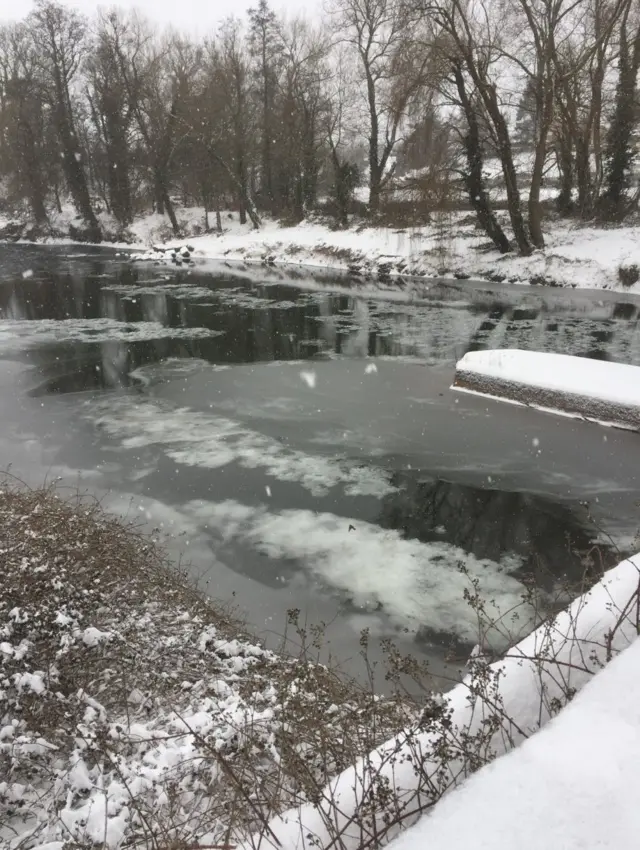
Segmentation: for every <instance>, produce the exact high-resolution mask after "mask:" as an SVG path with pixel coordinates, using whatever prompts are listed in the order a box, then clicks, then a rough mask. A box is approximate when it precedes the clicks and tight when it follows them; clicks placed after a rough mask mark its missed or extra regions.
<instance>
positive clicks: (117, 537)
mask: <svg viewBox="0 0 640 850" xmlns="http://www.w3.org/2000/svg"><path fill="white" fill-rule="evenodd" d="M0 552H2V559H3V563H2V572H3V582H2V586H1V588H0V648H4V650H5V652H4V654H3V655H2V659H1V660H2V662H3V663H2V664H1V665H0V697H1V699H0V731H1V730H2V729H3V728H5V737H4V739H3V738H2V737H1V736H0V781H1V780H2V779H4V778H6V780H7V782H8V783H9V785H7V786H2V785H0V824H2V823H3V822H4V823H6V824H9V826H8V827H6V828H5V831H4V832H2V827H1V826H0V846H3V847H4V846H5V845H6V847H11V848H16V847H24V848H28V847H30V846H33V845H34V843H37V841H36V839H37V837H38V836H39V835H40V834H41V833H42V831H43V830H46V831H47V835H49V836H51V834H52V833H53V834H54V835H55V836H57V837H60V838H62V839H67V840H71V841H73V842H75V843H76V844H78V845H83V846H84V845H87V846H89V845H94V844H95V843H96V840H97V839H96V835H95V825H94V826H93V827H92V821H91V810H87V800H88V799H93V798H94V797H95V798H96V799H97V797H96V795H98V796H99V794H100V793H102V792H101V791H100V790H99V787H102V788H107V787H109V786H110V784H111V786H112V787H113V785H112V784H113V783H114V782H115V783H118V785H119V786H123V787H124V788H125V789H127V790H126V791H125V797H128V800H127V799H125V800H124V802H123V800H122V799H120V801H119V802H118V801H117V800H116V802H114V803H113V805H112V813H111V814H112V815H113V817H114V818H117V817H118V812H121V811H122V810H123V809H124V808H126V809H127V810H128V812H127V815H126V825H125V827H124V835H123V843H124V846H135V845H144V846H152V845H158V844H163V845H164V844H167V843H175V842H176V841H179V842H181V843H182V844H185V843H186V844H192V843H194V842H195V841H199V840H202V839H203V837H205V838H206V840H207V841H209V842H214V843H215V842H220V841H222V842H223V843H224V842H225V841H228V832H227V830H228V829H229V828H230V826H233V829H234V831H237V830H240V831H245V830H246V831H250V830H253V829H256V828H259V827H260V826H261V825H262V824H264V822H266V819H267V818H268V817H270V816H271V815H273V814H274V813H276V812H279V811H282V810H283V809H285V808H288V807H290V806H291V805H294V804H296V803H297V802H299V801H302V800H307V799H313V797H314V794H317V793H318V789H321V788H322V787H323V786H324V785H325V783H326V782H327V781H328V780H329V778H330V777H332V776H334V775H335V774H336V773H337V772H339V771H340V770H342V769H343V768H344V767H346V766H347V765H348V764H351V763H353V762H354V761H355V760H356V759H357V758H358V757H359V756H361V755H362V754H364V753H366V752H368V751H369V750H370V749H372V748H373V747H374V746H375V745H377V744H378V743H380V742H381V741H383V740H385V739H386V738H388V737H389V735H390V734H392V733H393V732H395V731H397V729H399V728H401V727H402V726H403V725H405V724H406V723H407V722H408V721H410V720H411V719H412V718H413V717H414V716H415V714H414V712H413V709H412V708H410V707H408V706H407V705H406V704H405V703H404V702H403V701H401V700H399V699H389V700H380V699H378V698H377V697H375V696H374V695H373V693H372V692H371V691H370V690H367V689H366V688H361V687H359V686H358V685H356V684H355V683H353V682H351V681H348V680H346V679H345V678H344V677H341V676H339V675H338V674H337V673H336V672H334V671H332V670H329V669H327V668H326V667H323V666H321V665H318V664H314V663H311V662H309V661H307V660H306V657H307V656H306V655H304V656H303V657H301V658H298V659H293V658H286V657H284V656H281V655H277V654H274V653H271V652H268V651H265V650H264V649H263V648H261V647H260V646H259V643H258V642H257V641H256V640H255V639H254V638H252V637H250V636H249V635H248V634H247V633H246V631H245V630H244V628H243V627H242V625H241V624H240V623H239V622H238V621H237V620H236V619H234V617H233V616H232V614H231V612H230V611H228V610H227V609H225V608H224V607H221V606H216V605H213V604H211V603H209V602H208V601H206V600H205V599H204V598H203V597H202V596H200V594H199V593H198V592H196V591H195V590H193V589H191V588H190V587H189V585H188V583H187V582H186V580H185V577H184V576H182V575H180V574H179V572H177V571H176V570H175V568H174V567H172V566H171V564H170V563H169V562H168V561H167V559H166V556H165V554H164V553H163V552H162V550H161V549H160V548H158V547H157V546H156V545H154V544H153V543H152V542H151V541H150V540H149V539H148V537H146V536H145V535H143V534H141V533H139V531H138V530H137V529H136V528H135V527H133V526H130V525H125V524H123V523H121V522H120V521H119V520H116V519H115V518H113V517H110V516H108V515H107V514H105V513H104V512H103V511H102V510H101V508H100V506H99V505H98V504H96V503H93V502H92V503H89V502H87V501H86V500H76V501H75V502H73V503H69V502H65V501H63V500H62V499H60V498H59V497H58V496H57V494H56V492H55V491H53V490H29V489H27V488H24V487H22V486H19V485H16V484H13V483H12V482H11V481H10V480H9V479H7V480H5V481H4V483H3V487H2V490H1V491H0ZM291 619H292V623H293V624H294V625H295V622H296V617H295V612H292V618H291ZM87 630H88V631H87ZM92 630H97V631H92ZM299 632H300V636H302V637H303V638H304V637H305V636H304V634H303V632H302V630H299ZM3 641H4V643H3ZM11 648H12V649H11ZM20 648H22V649H20ZM18 650H19V651H18ZM308 650H309V647H305V653H306V652H307V651H308ZM25 676H27V677H29V676H35V677H36V679H35V680H34V679H29V678H25ZM34 681H35V686H32V685H31V684H30V682H34ZM40 681H41V682H42V683H43V687H42V688H40V685H39V682H40ZM39 691H41V692H39ZM194 718H195V719H194ZM14 721H15V731H14V732H11V733H10V734H9V733H8V732H7V731H6V730H7V727H8V726H9V725H10V724H12V723H14ZM145 738H146V740H143V739H145ZM169 740H170V741H171V746H173V743H174V742H177V743H176V746H177V745H178V744H180V746H181V747H182V750H180V749H179V750H178V751H179V752H180V753H181V755H180V757H178V756H177V755H176V753H175V752H174V751H173V750H172V751H171V752H172V753H173V756H174V757H175V758H174V762H173V763H172V764H171V766H170V768H168V769H166V770H164V772H163V773H162V775H158V774H157V772H156V773H153V781H152V782H145V781H142V780H143V778H144V777H145V776H146V775H147V774H148V775H151V773H152V772H151V773H150V772H149V769H148V762H149V758H150V754H154V753H155V752H156V751H158V752H159V750H158V748H160V749H162V748H164V749H163V752H164V750H167V748H168V747H169ZM37 742H40V743H41V745H36V744H37ZM42 742H44V743H42ZM183 751H184V752H183ZM54 756H55V757H54ZM153 757H154V758H155V757H156V756H155V755H154V756H153ZM79 758H81V760H82V763H83V766H84V768H86V770H87V771H89V773H90V774H91V783H90V787H85V788H81V787H78V784H77V776H76V774H77V771H76V770H75V768H74V765H76V764H77V762H78V759H79ZM74 777H76V778H74ZM14 785H16V786H20V787H24V788H27V789H33V790H32V793H31V792H24V793H23V794H22V797H21V798H20V799H19V800H17V801H16V799H15V794H12V793H11V792H10V787H13V786H14ZM121 796H122V795H121ZM105 799H106V798H105ZM96 805H97V804H96ZM61 809H64V810H65V811H66V812H67V814H66V815H65V816H64V817H63V816H62V815H61V814H60V811H61ZM94 809H95V806H94ZM68 812H71V814H69V813H68ZM74 813H77V814H78V816H77V817H75V815H74ZM107 820H108V818H106V817H105V824H104V836H99V839H101V843H104V844H108V843H109V841H108V835H109V829H110V827H109V824H108V823H107ZM92 829H93V832H92ZM225 835H226V838H225ZM3 841H4V842H5V843H3ZM99 843H100V842H99Z"/></svg>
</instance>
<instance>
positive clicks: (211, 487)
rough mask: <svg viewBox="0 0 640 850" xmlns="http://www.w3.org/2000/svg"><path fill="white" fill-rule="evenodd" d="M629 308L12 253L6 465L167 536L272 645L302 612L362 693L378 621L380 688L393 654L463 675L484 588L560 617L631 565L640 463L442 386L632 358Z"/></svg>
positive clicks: (632, 448) (1, 409)
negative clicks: (603, 573)
mask: <svg viewBox="0 0 640 850" xmlns="http://www.w3.org/2000/svg"><path fill="white" fill-rule="evenodd" d="M639 316H640V299H638V298H634V297H632V296H627V295H621V294H614V293H602V292H598V293H593V292H591V293H590V292H584V291H573V290H559V289H544V288H539V287H531V288H524V287H523V288H520V287H511V288H504V287H500V286H497V285H491V286H489V285H486V284H479V283H474V282H470V281H425V282H424V284H421V285H419V286H411V287H408V286H407V285H406V283H405V282H402V281H399V282H398V283H397V285H396V286H395V287H392V288H390V289H387V290H386V291H384V292H377V293H375V292H367V291H364V290H363V289H362V285H361V284H358V283H357V282H356V283H354V282H352V281H349V279H348V278H346V277H343V278H339V277H334V278H333V279H332V278H329V277H327V276H316V277H313V276H312V275H311V273H309V272H301V271H298V272H296V273H290V272H289V273H288V272H284V271H281V270H276V269H262V268H258V267H254V268H246V267H242V266H230V265H225V264H221V263H218V264H213V263H211V264H208V265H207V266H203V267H196V268H190V269H185V268H181V269H173V268H167V267H143V266H139V265H132V264H131V263H130V262H129V261H128V259H127V257H126V256H117V255H116V253H115V252H114V251H113V250H110V249H87V248H83V249H76V248H69V247H28V246H21V245H11V246H8V245H2V246H0V467H2V468H5V469H6V468H9V469H10V470H11V472H12V473H14V474H15V475H17V476H19V477H20V478H22V479H23V480H26V481H27V482H28V483H30V484H41V483H42V482H43V481H45V480H47V481H52V480H54V479H55V480H58V481H59V485H60V486H62V487H64V488H69V489H68V490H66V492H76V491H78V490H79V491H80V492H81V493H84V492H88V493H92V494H95V495H97V496H98V497H99V498H101V500H102V501H103V503H104V504H105V506H106V507H107V508H108V509H110V510H114V511H116V512H118V513H120V514H123V515H126V516H127V517H129V518H135V519H138V520H139V521H140V522H141V523H142V524H143V525H144V527H145V528H147V529H157V532H156V533H157V534H159V535H160V536H161V538H162V539H163V540H164V541H165V543H166V544H167V545H168V547H169V550H170V552H171V554H172V555H173V556H174V557H178V556H180V557H181V559H182V563H183V565H184V566H185V568H186V569H187V570H188V572H189V573H190V575H191V576H192V577H193V578H196V579H197V580H198V582H199V583H200V586H201V587H202V588H203V590H204V591H205V592H207V593H209V594H210V595H211V596H212V597H215V598H216V599H219V600H222V601H224V602H225V603H227V604H229V605H231V606H233V607H235V608H236V609H237V610H238V612H239V614H241V615H242V616H243V617H244V618H246V620H247V623H248V625H249V626H250V627H251V628H252V629H253V630H254V631H257V632H259V633H260V634H261V635H262V636H264V637H265V639H266V640H267V642H268V643H269V644H270V645H272V646H278V645H279V642H280V641H281V638H282V635H283V634H284V633H285V631H287V632H288V634H289V636H290V640H291V641H292V642H293V643H295V641H296V640H298V639H299V638H297V637H296V636H295V635H292V627H291V626H290V625H287V624H288V621H289V620H290V619H291V618H292V616H293V615H292V612H295V611H299V617H298V619H299V622H300V623H302V624H303V625H305V626H306V628H307V632H308V634H309V635H310V637H309V640H312V637H313V634H314V631H313V628H312V627H313V626H314V625H318V624H324V626H323V629H324V637H323V640H322V649H321V651H320V652H321V657H322V658H323V660H327V659H328V658H329V657H331V658H333V659H336V660H337V661H338V662H339V663H340V665H341V666H342V667H343V668H344V669H346V670H348V671H349V672H352V673H354V674H355V675H356V676H360V677H363V678H364V677H365V676H366V675H368V674H367V673H366V669H365V665H364V662H363V660H362V658H361V651H362V646H361V640H362V630H363V629H366V630H368V631H367V634H368V635H369V639H370V649H369V654H370V659H371V663H373V664H374V666H375V665H378V667H377V668H376V671H375V675H376V677H377V678H378V680H380V679H382V672H381V671H382V666H383V658H384V655H385V646H387V644H386V641H387V640H391V641H393V642H394V643H395V644H396V645H397V646H398V648H399V650H400V651H401V652H402V653H411V654H413V655H415V657H416V658H417V659H418V660H427V661H429V662H430V663H431V666H432V670H433V671H434V674H437V675H439V676H440V675H455V670H456V669H458V667H459V666H460V662H461V661H462V660H463V659H464V658H465V656H466V655H467V654H468V651H469V648H470V647H471V646H473V644H474V643H476V641H477V631H478V628H477V616H478V615H477V606H474V605H473V604H470V600H469V598H468V597H469V590H470V588H471V589H473V587H474V586H475V583H476V582H477V583H479V586H480V589H481V592H482V596H483V598H485V599H486V600H487V601H488V603H487V604H488V613H489V615H491V616H494V615H495V614H496V612H500V613H501V614H503V615H504V614H505V612H510V611H512V610H513V609H514V608H515V607H516V606H518V604H519V602H520V599H521V597H522V595H523V593H526V588H527V587H528V586H529V580H530V579H531V578H533V579H534V580H535V582H536V583H537V586H538V587H539V588H540V589H541V592H543V593H544V594H546V597H545V598H546V599H547V600H548V604H549V607H550V608H551V607H552V606H553V604H556V602H557V600H560V599H562V598H564V597H563V593H564V583H565V581H568V580H571V581H573V580H575V579H576V578H577V577H578V576H579V575H580V574H581V572H582V571H583V569H584V565H585V563H587V562H588V561H589V560H591V561H593V560H594V559H595V560H596V561H598V562H599V561H600V559H602V562H603V563H605V564H608V563H611V562H613V561H615V560H616V559H617V557H618V556H619V554H620V552H625V551H630V550H631V549H632V548H633V547H634V545H635V540H634V538H635V534H636V531H637V529H638V525H639V523H638V504H637V503H638V495H639V493H638V468H639V462H640V437H638V435H637V434H635V433H631V432H628V431H623V430H616V429H611V428H604V427H600V426H597V425H594V424H591V423H586V422H582V421H580V420H576V419H570V418H565V417H556V416H553V415H551V414H546V413H541V412H538V411H534V410H530V409H527V408H523V407H518V406H514V405H510V404H501V403H499V402H497V401H493V400H486V399H482V398H479V397H474V396H470V395H463V394H457V393H453V392H451V391H450V389H449V387H450V384H451V380H452V376H453V369H454V365H455V362H456V360H457V359H458V358H459V357H461V356H462V355H463V354H464V353H465V352H466V351H469V350H473V349H481V348H498V347H518V348H527V349H533V350H540V351H557V352H562V353H570V354H577V355H581V356H585V357H597V358H602V359H610V360H617V361H621V362H629V363H635V364H638V365H640V324H639V322H638V317H639ZM594 541H595V542H597V541H599V542H600V545H599V546H598V547H597V548H596V549H594V548H593V544H594ZM465 590H466V591H467V593H466V594H465ZM465 595H466V596H467V599H465V598H464V597H465ZM471 597H473V593H471ZM471 602H472V603H473V598H472V599H471ZM530 616H532V612H531V610H530V609H529V608H525V609H520V610H519V613H518V614H517V615H516V616H513V615H512V614H508V615H507V616H506V623H505V625H504V629H503V631H505V632H506V631H508V632H509V633H510V635H511V636H512V637H517V636H518V634H521V633H522V632H523V631H526V629H527V628H529V627H530ZM494 638H495V640H494V639H492V641H491V642H492V643H493V644H494V645H498V644H501V641H502V643H504V642H506V641H507V638H506V637H504V635H503V636H502V637H497V636H496V635H494ZM310 651H313V650H310Z"/></svg>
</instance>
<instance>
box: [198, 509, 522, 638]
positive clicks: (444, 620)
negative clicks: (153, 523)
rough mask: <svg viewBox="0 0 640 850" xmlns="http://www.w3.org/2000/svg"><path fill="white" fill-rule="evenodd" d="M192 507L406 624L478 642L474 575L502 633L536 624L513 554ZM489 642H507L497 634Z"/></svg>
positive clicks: (330, 518)
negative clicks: (495, 557)
mask: <svg viewBox="0 0 640 850" xmlns="http://www.w3.org/2000/svg"><path fill="white" fill-rule="evenodd" d="M186 510H187V511H188V512H189V513H190V514H191V515H192V516H194V517H195V518H197V519H198V520H200V521H201V522H202V523H204V524H205V526H207V527H208V528H209V529H212V530H214V531H215V532H216V533H218V534H219V535H220V537H221V538H222V539H223V540H225V541H238V540H242V541H243V542H244V543H249V545H251V546H252V547H253V548H255V549H256V550H257V551H260V552H262V553H264V554H266V555H268V556H269V557H272V558H287V559H295V560H297V561H299V562H300V563H301V564H302V565H303V566H304V568H305V569H307V570H309V571H310V572H311V573H312V574H313V575H314V576H316V577H317V578H319V579H320V580H321V581H323V582H325V583H326V584H328V585H330V586H331V587H334V588H336V589H338V590H340V591H342V592H343V593H346V594H348V595H349V596H350V597H351V598H352V599H353V601H354V603H355V604H356V605H358V606H360V607H362V608H364V609H365V610H368V611H371V610H376V609H377V608H378V607H380V606H381V607H382V609H383V610H384V611H385V612H386V613H387V614H388V615H389V616H390V617H391V618H392V619H393V620H394V621H395V622H396V624H397V625H398V626H400V627H402V628H404V627H409V628H412V629H414V630H415V629H418V628H419V627H421V626H422V627H426V628H427V629H430V630H433V631H434V632H436V633H443V634H450V635H455V636H457V637H458V638H460V639H461V640H464V641H467V642H469V643H471V644H473V643H476V642H477V640H478V615H477V612H476V611H475V610H474V609H473V608H472V607H471V606H470V605H469V603H468V602H467V601H466V600H465V598H464V595H465V590H467V591H471V590H472V587H471V580H472V579H473V580H475V579H477V580H478V582H479V586H480V592H481V594H482V597H483V598H484V599H485V600H487V606H486V608H487V615H488V616H490V617H491V618H494V619H499V618H500V617H501V616H503V617H504V619H503V621H502V624H501V625H502V627H503V628H502V630H503V631H510V632H511V634H512V636H516V635H523V634H526V633H527V632H528V631H530V629H531V628H532V624H533V615H534V612H533V610H532V608H531V607H530V606H528V605H523V604H522V599H521V597H522V594H523V593H524V592H525V586H524V585H523V584H522V583H521V582H520V581H518V580H517V579H516V578H514V577H513V576H511V575H509V572H510V571H511V570H513V569H514V567H516V566H517V564H516V563H515V562H514V560H513V559H512V558H511V559H505V560H504V561H503V562H501V563H497V562H495V561H491V560H489V559H478V558H475V557H474V556H473V555H470V554H468V553H467V552H465V551H464V550H463V549H460V548H459V547H457V546H454V545H452V544H450V543H445V542H432V543H422V542H420V541H419V540H415V539H412V540H407V539H405V538H404V537H403V536H402V535H401V534H400V533H399V532H398V531H395V530H387V529H384V528H380V527H379V526H377V525H373V524H371V523H367V522H361V521H359V520H350V519H348V518H346V517H341V516H336V515H335V514H330V513H315V512H313V511H305V510H286V511H282V512H280V513H275V512H270V511H269V510H268V509H267V508H266V507H251V506H249V505H243V504H240V503H238V502H234V501H225V502H218V503H215V502H202V501H194V502H190V503H189V504H188V505H187V508H186ZM460 565H464V567H465V569H466V571H467V573H468V574H467V575H465V574H464V573H463V572H462V571H461V570H460ZM390 568H391V571H390ZM514 609H515V610H517V612H518V617H517V619H513V617H512V615H513V611H514ZM489 642H490V643H491V644H492V646H494V647H498V646H499V645H501V642H500V639H499V638H498V636H497V635H496V633H495V632H494V633H493V634H490V635H489Z"/></svg>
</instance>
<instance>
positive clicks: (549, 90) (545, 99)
mask: <svg viewBox="0 0 640 850" xmlns="http://www.w3.org/2000/svg"><path fill="white" fill-rule="evenodd" d="M538 87H539V88H538V91H537V92H536V100H537V112H538V115H539V119H540V120H539V121H538V127H537V130H538V135H537V138H536V147H535V154H534V159H533V169H532V171H531V185H530V187H529V202H528V213H529V233H530V234H531V241H532V242H533V244H534V246H535V247H536V248H544V234H543V232H542V205H541V203H540V187H541V186H542V176H543V173H544V161H545V158H546V156H547V138H548V136H549V130H550V129H551V121H552V119H553V86H552V85H551V82H550V80H549V79H548V77H547V75H545V74H544V73H543V74H542V75H541V79H539V80H538Z"/></svg>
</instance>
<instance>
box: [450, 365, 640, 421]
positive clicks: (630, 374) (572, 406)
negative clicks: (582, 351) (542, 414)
mask: <svg viewBox="0 0 640 850" xmlns="http://www.w3.org/2000/svg"><path fill="white" fill-rule="evenodd" d="M452 389H455V390H463V391H471V392H479V393H482V394H485V395H491V396H496V397H499V398H505V399H508V400H510V401H516V402H522V403H526V404H533V405H536V406H538V407H544V408H548V409H551V410H559V411H562V412H567V413H573V414H580V415H583V416H586V417H587V418H589V419H596V420H599V421H603V422H613V423H618V424H623V425H630V426H632V427H638V426H639V425H640V368H638V367H637V366H629V365H627V364H624V363H609V362H607V361H602V360H592V359H587V358H585V357H573V356H570V355H566V354H551V353H544V352H539V351H521V350H519V349H503V350H500V349H498V350H494V351H470V352H468V353H467V354H465V355H464V357H463V358H462V359H461V360H459V361H458V363H457V365H456V375H455V380H454V383H453V387H452Z"/></svg>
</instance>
